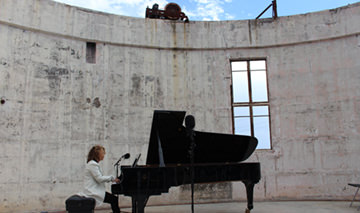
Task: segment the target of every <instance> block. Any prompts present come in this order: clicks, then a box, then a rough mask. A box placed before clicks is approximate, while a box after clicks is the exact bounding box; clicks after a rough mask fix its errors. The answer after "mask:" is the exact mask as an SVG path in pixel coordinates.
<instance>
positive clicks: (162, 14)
mask: <svg viewBox="0 0 360 213" xmlns="http://www.w3.org/2000/svg"><path fill="white" fill-rule="evenodd" d="M145 17H146V18H154V19H170V20H182V21H185V22H189V18H188V17H187V16H186V15H185V13H183V12H181V8H180V6H179V5H177V4H175V3H169V4H167V5H166V6H165V9H164V10H159V5H158V4H154V5H153V7H152V8H149V7H147V8H146V14H145Z"/></svg>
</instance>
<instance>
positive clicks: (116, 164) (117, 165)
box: [114, 156, 124, 178]
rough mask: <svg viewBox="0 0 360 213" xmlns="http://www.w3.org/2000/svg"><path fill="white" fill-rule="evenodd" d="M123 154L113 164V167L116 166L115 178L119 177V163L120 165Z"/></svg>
mask: <svg viewBox="0 0 360 213" xmlns="http://www.w3.org/2000/svg"><path fill="white" fill-rule="evenodd" d="M123 157H124V156H121V157H120V159H119V160H118V161H117V162H116V163H115V164H114V167H115V168H116V178H118V177H119V174H118V173H119V165H120V161H121V160H122V159H123Z"/></svg>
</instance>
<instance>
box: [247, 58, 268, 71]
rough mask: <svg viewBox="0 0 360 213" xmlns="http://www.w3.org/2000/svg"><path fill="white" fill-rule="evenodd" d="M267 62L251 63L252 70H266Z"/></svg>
mask: <svg viewBox="0 0 360 213" xmlns="http://www.w3.org/2000/svg"><path fill="white" fill-rule="evenodd" d="M265 68H266V66H265V61H264V60H261V61H250V70H265Z"/></svg>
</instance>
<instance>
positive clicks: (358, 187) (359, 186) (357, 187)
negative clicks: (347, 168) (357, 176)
mask: <svg viewBox="0 0 360 213" xmlns="http://www.w3.org/2000/svg"><path fill="white" fill-rule="evenodd" d="M348 185H349V186H353V187H356V192H355V195H354V197H353V199H352V201H351V203H350V206H352V204H353V202H354V200H355V198H356V195H357V193H358V192H359V189H360V184H359V183H348ZM357 210H358V211H359V210H360V206H359V207H358V209H357Z"/></svg>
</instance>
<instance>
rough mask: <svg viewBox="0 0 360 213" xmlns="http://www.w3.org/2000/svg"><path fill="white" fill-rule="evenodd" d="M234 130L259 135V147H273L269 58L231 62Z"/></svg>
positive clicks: (241, 133)
mask: <svg viewBox="0 0 360 213" xmlns="http://www.w3.org/2000/svg"><path fill="white" fill-rule="evenodd" d="M231 71H232V108H233V109H232V110H233V128H234V130H233V131H234V134H239V135H251V136H255V137H256V138H257V139H258V146H257V149H271V137H270V109H269V99H268V87H267V77H266V76H267V73H266V60H239V61H232V62H231Z"/></svg>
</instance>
